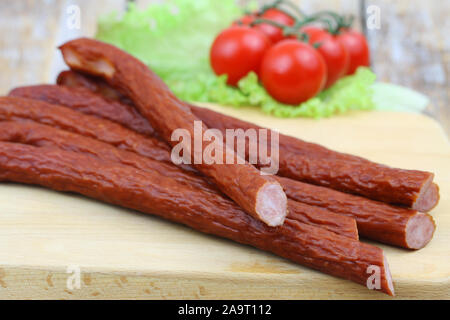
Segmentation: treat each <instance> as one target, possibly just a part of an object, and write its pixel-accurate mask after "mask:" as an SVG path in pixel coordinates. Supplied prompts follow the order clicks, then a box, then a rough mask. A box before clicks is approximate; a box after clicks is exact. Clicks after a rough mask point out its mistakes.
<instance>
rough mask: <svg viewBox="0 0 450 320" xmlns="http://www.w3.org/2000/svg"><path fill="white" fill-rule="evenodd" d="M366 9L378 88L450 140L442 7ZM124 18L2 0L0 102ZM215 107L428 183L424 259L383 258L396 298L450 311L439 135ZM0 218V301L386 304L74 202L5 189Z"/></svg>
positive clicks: (86, 5) (447, 195)
mask: <svg viewBox="0 0 450 320" xmlns="http://www.w3.org/2000/svg"><path fill="white" fill-rule="evenodd" d="M137 2H138V5H139V6H145V5H146V2H148V1H144V0H138V1H137ZM301 3H302V6H303V7H304V9H305V10H311V11H313V10H316V9H317V8H335V9H337V10H338V11H341V12H350V11H351V12H353V13H354V14H356V15H358V16H359V18H360V19H359V20H358V21H359V27H360V28H362V27H363V26H364V24H363V22H364V19H363V18H362V15H361V12H362V11H361V4H360V2H359V1H357V0H331V1H312V0H302V1H301ZM71 4H76V5H78V6H79V7H80V9H81V21H82V23H81V28H80V29H70V28H68V27H67V7H68V6H70V5H71ZM371 4H372V5H377V6H379V7H380V9H381V29H379V30H368V36H369V40H370V44H371V50H372V62H373V68H374V70H375V72H376V73H377V75H378V77H379V78H380V79H381V80H383V81H392V82H394V83H397V84H401V85H406V86H410V87H412V88H413V89H415V90H417V91H419V92H423V93H425V94H426V95H428V96H429V97H430V99H431V101H432V104H431V105H430V108H429V109H428V110H427V113H428V114H430V115H432V116H433V117H434V118H436V119H437V120H438V121H439V123H440V124H441V126H442V127H444V130H446V131H447V133H449V132H450V114H449V107H448V103H449V93H450V92H449V86H448V75H449V69H450V62H449V61H450V54H449V50H450V43H449V39H448V36H447V37H446V34H445V30H448V29H449V28H448V23H449V22H448V21H447V19H446V17H447V16H448V15H449V2H448V1H426V2H423V1H419V0H412V1H406V0H400V1H393V0H371V1H366V2H365V4H364V6H363V9H364V8H366V7H367V6H368V5H371ZM124 8H125V1H124V0H101V1H89V0H78V1H75V0H74V1H71V0H63V1H53V0H34V1H33V0H27V1H21V0H19V1H0V34H2V36H1V37H0V72H1V74H2V76H1V77H0V94H5V93H6V92H8V91H9V90H10V89H11V88H12V87H14V86H19V85H26V84H35V83H42V82H53V81H54V77H55V75H56V74H57V72H58V71H59V70H61V68H62V61H61V58H60V56H59V53H58V52H57V50H56V47H57V45H58V44H60V43H62V42H63V41H66V40H68V39H70V38H75V37H78V36H80V35H86V36H92V35H93V34H94V33H95V24H96V20H97V18H98V16H99V15H101V14H103V13H106V12H109V11H111V10H118V11H121V10H124ZM214 108H218V109H219V110H221V111H223V112H225V113H229V114H233V115H236V116H238V117H243V118H246V119H252V121H255V122H258V123H260V124H262V125H266V126H270V127H273V128H276V129H279V130H280V131H282V132H285V133H287V134H291V135H294V136H298V137H302V138H304V139H306V140H310V141H315V142H319V143H323V144H325V145H326V146H329V147H331V148H333V149H336V150H340V151H345V152H351V153H356V154H358V155H361V156H365V157H368V158H370V159H372V160H374V161H379V162H382V163H386V164H389V165H393V166H398V167H404V168H411V169H413V168H414V169H423V170H429V171H433V172H435V173H436V181H437V183H438V184H439V185H440V187H441V197H442V198H441V203H440V205H439V206H438V208H437V209H435V210H434V211H433V216H434V217H435V219H436V222H437V225H438V227H437V231H436V235H435V238H434V239H433V241H432V242H431V243H430V245H429V246H427V247H426V248H425V249H423V250H420V251H418V252H409V251H405V250H400V249H395V248H390V247H386V246H382V247H383V248H384V249H385V250H386V252H387V256H388V259H389V261H390V264H391V269H392V272H393V276H394V280H395V281H396V291H397V293H398V298H446V299H449V298H450V255H449V250H448V242H449V241H450V218H449V215H448V212H449V211H450V166H449V163H450V150H449V144H448V140H446V137H445V133H444V130H443V129H442V127H441V126H440V125H439V124H438V122H435V121H433V120H432V119H430V118H428V117H424V116H421V115H416V114H402V113H382V112H368V113H353V114H351V115H348V116H341V117H336V118H332V119H326V120H320V121H314V120H306V119H290V120H285V119H284V120H281V119H273V118H268V117H266V116H264V115H263V114H261V113H258V112H255V111H254V110H253V111H252V110H240V111H237V110H234V109H230V108H223V107H214ZM0 210H1V212H2V215H0V298H44V297H46V298H58V299H60V298H62V299H70V298H162V299H164V298H205V299H207V298H212V299H216V298H255V299H259V298H280V299H282V298H363V299H364V298H380V299H384V298H388V297H386V296H384V295H382V294H378V293H374V292H371V291H368V290H367V289H365V288H363V287H360V286H358V285H355V284H352V283H350V282H348V281H345V280H341V279H336V278H333V277H329V276H327V275H323V274H320V273H318V272H314V271H311V270H308V269H306V268H303V267H301V266H297V265H295V264H292V263H289V262H287V261H285V260H283V259H280V258H277V257H275V256H273V255H271V254H266V253H263V252H261V251H258V250H256V249H253V248H249V247H246V246H242V245H238V244H235V243H232V242H230V241H226V240H221V239H218V238H216V237H211V236H205V235H202V234H199V233H197V232H195V231H192V230H190V229H188V228H184V227H182V226H178V225H175V224H172V223H168V222H165V221H163V220H161V219H157V218H152V217H149V216H145V215H142V214H138V213H135V212H130V211H129V210H123V209H120V208H117V207H113V206H108V205H104V204H101V203H99V202H96V201H91V200H88V199H85V198H82V197H78V196H74V195H66V194H59V193H55V192H51V191H48V190H44V189H41V188H37V187H25V186H19V185H15V184H0ZM68 267H80V271H81V282H80V284H81V287H80V288H79V289H68V288H67V285H66V282H67V279H68V277H69V276H70V274H69V273H67V272H66V271H67V268H68Z"/></svg>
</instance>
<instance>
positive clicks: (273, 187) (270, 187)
mask: <svg viewBox="0 0 450 320" xmlns="http://www.w3.org/2000/svg"><path fill="white" fill-rule="evenodd" d="M256 213H257V214H258V216H259V219H260V220H261V221H263V222H265V223H266V224H267V225H268V226H271V227H277V226H281V225H282V224H283V222H284V219H285V218H286V215H287V197H286V194H285V193H284V191H283V188H282V187H281V186H280V185H279V184H277V183H266V184H265V185H264V186H262V188H261V189H260V190H259V191H258V194H257V196H256Z"/></svg>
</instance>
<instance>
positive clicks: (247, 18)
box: [232, 13, 257, 27]
mask: <svg viewBox="0 0 450 320" xmlns="http://www.w3.org/2000/svg"><path fill="white" fill-rule="evenodd" d="M256 18H257V16H256V14H254V13H250V14H246V15H245V16H243V17H241V18H240V19H238V20H236V21H234V22H233V24H232V26H235V27H236V26H242V25H244V26H248V25H250V23H252V22H253V21H255V19H256Z"/></svg>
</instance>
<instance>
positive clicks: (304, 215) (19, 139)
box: [0, 121, 358, 240]
mask: <svg viewBox="0 0 450 320" xmlns="http://www.w3.org/2000/svg"><path fill="white" fill-rule="evenodd" d="M0 141H6V142H14V143H21V144H29V145H33V146H36V147H45V148H56V149H61V150H65V151H72V152H77V153H80V154H86V155H89V156H93V157H96V158H98V159H103V160H106V161H115V162H118V163H120V164H123V165H127V166H131V167H134V168H136V169H139V170H142V171H146V172H159V173H160V174H161V175H164V176H166V177H169V178H172V179H174V181H175V182H174V183H177V184H180V183H181V184H187V185H189V186H192V187H195V188H197V189H198V190H199V191H201V192H202V193H203V197H209V196H212V197H214V198H217V199H218V200H217V201H219V200H220V197H223V194H222V193H221V192H220V191H219V190H218V189H217V188H216V187H215V186H214V185H212V184H209V183H207V182H206V181H205V180H203V179H202V178H201V177H199V176H198V175H195V174H193V173H191V172H186V171H184V170H181V169H180V168H178V167H176V166H173V165H169V164H166V163H163V162H160V161H156V160H152V159H149V158H145V157H142V156H139V155H137V154H135V153H133V152H128V151H125V150H120V149H117V148H115V147H114V146H111V145H109V144H106V143H103V142H101V141H99V140H96V139H92V138H88V137H84V136H81V135H78V134H75V133H71V132H68V131H63V130H60V129H56V128H53V127H50V126H47V125H42V124H39V123H35V122H32V121H29V122H10V121H3V122H0ZM288 208H289V214H288V216H287V219H290V220H295V221H300V222H303V223H306V224H309V225H314V226H318V227H321V228H324V229H327V230H329V231H332V232H335V233H337V234H341V235H343V236H346V237H349V238H351V239H355V240H358V230H357V227H356V222H355V220H354V219H353V218H349V217H346V216H342V215H339V214H336V213H332V212H329V211H327V210H326V209H322V208H318V207H314V206H309V205H306V204H303V203H297V202H296V201H293V200H288Z"/></svg>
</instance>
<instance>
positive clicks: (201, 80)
mask: <svg viewBox="0 0 450 320" xmlns="http://www.w3.org/2000/svg"><path fill="white" fill-rule="evenodd" d="M253 6H254V5H253ZM242 14H243V10H242V8H240V7H238V6H237V5H236V4H235V1H234V0H221V1H210V0H196V1H192V0H171V1H166V2H164V3H156V4H152V5H150V6H149V7H148V8H147V9H144V10H141V9H138V8H137V7H136V6H135V5H134V4H133V3H131V4H130V6H129V8H128V11H127V12H125V13H124V14H123V15H122V16H120V15H119V14H118V13H115V12H113V13H111V14H108V15H107V16H104V17H101V18H100V20H99V22H98V31H97V35H96V37H97V39H99V40H102V41H105V42H109V43H111V44H114V45H116V46H118V47H120V48H122V49H123V50H125V51H127V52H129V53H130V54H132V55H134V56H135V57H137V58H139V59H140V60H142V61H143V62H144V63H146V64H147V65H148V66H149V67H150V68H152V70H153V71H154V72H156V73H157V74H158V75H159V76H160V77H161V78H162V79H163V80H164V81H165V82H166V83H167V85H168V86H169V87H170V88H171V90H172V91H173V92H174V93H175V94H176V95H177V96H178V97H179V98H180V99H183V100H186V101H190V102H213V103H218V104H222V105H226V106H232V107H236V108H239V107H248V106H253V107H257V108H260V109H261V110H262V111H263V112H265V113H267V114H271V115H273V116H276V117H286V118H287V117H290V118H292V117H310V118H322V117H329V116H332V115H335V114H338V113H344V112H347V111H349V110H370V109H373V108H374V104H373V101H372V94H373V92H372V88H371V85H372V84H373V83H374V81H375V75H374V74H373V73H372V72H371V71H370V70H369V69H367V68H360V69H358V71H357V73H356V74H355V75H352V76H348V77H345V78H342V79H340V80H339V81H338V82H337V83H336V84H335V85H333V86H332V87H331V88H329V89H327V90H325V91H323V92H321V93H320V94H319V95H317V96H316V97H314V98H312V99H309V100H308V101H306V102H304V103H302V104H300V105H298V106H290V105H283V104H281V103H279V102H277V101H275V100H274V99H272V98H271V97H270V95H269V94H268V93H267V92H266V90H265V89H264V87H263V86H262V85H261V84H260V83H259V82H258V78H257V76H256V74H254V73H250V74H248V75H247V76H246V77H245V78H243V79H241V81H240V82H239V84H238V87H230V86H228V85H227V84H226V77H225V76H221V77H217V76H216V75H215V74H214V73H213V71H212V70H211V68H210V64H209V49H210V46H211V43H212V42H213V40H214V38H215V36H216V35H217V34H218V33H219V32H220V31H221V30H222V29H224V28H226V27H227V26H229V25H230V23H231V22H232V21H233V20H235V19H236V18H238V17H239V16H241V15H242Z"/></svg>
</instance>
